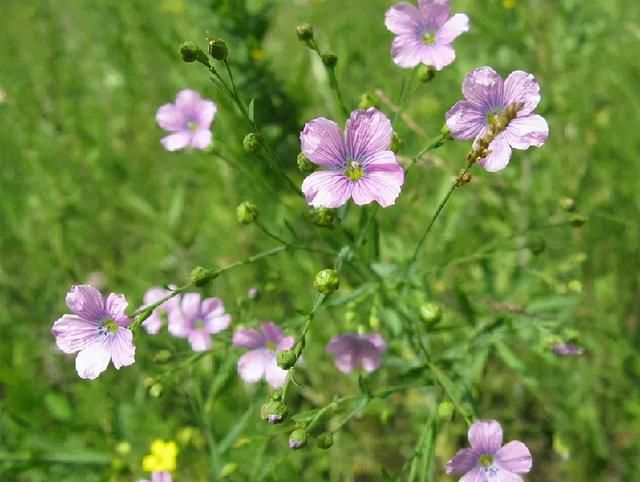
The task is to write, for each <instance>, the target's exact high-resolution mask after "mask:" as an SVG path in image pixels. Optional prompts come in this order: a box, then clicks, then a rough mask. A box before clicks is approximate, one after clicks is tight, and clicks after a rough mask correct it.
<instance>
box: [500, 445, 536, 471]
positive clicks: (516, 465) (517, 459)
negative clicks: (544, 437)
mask: <svg viewBox="0 0 640 482" xmlns="http://www.w3.org/2000/svg"><path fill="white" fill-rule="evenodd" d="M496 461H497V462H498V465H500V467H502V468H503V469H505V470H508V471H509V472H514V473H516V474H526V473H527V472H529V471H530V470H531V467H532V466H533V459H532V457H531V452H529V449H528V448H527V446H526V445H525V444H523V443H522V442H520V441H518V440H514V441H512V442H509V443H508V444H506V445H505V446H504V447H502V448H501V449H500V450H498V451H497V452H496Z"/></svg>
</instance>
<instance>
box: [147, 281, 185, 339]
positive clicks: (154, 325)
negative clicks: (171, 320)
mask: <svg viewBox="0 0 640 482" xmlns="http://www.w3.org/2000/svg"><path fill="white" fill-rule="evenodd" d="M170 288H171V289H175V286H170ZM171 293H172V291H170V290H167V289H164V288H158V287H155V286H154V287H152V288H149V289H148V290H147V292H146V293H145V294H144V297H143V299H142V307H145V306H149V305H152V304H153V303H155V302H156V301H160V300H161V299H162V298H164V297H165V296H167V295H169V294H171ZM179 304H180V296H174V297H173V298H171V299H169V300H167V301H165V302H164V303H162V304H161V305H160V306H158V307H157V308H156V309H155V310H153V312H152V313H151V316H150V317H149V318H147V319H146V320H144V321H143V322H142V326H143V328H144V329H145V330H146V331H147V333H149V334H150V335H155V334H157V333H158V332H159V331H160V328H162V323H163V320H162V316H163V315H165V316H168V315H169V313H170V312H171V311H173V310H174V309H175V308H176V306H178V305H179Z"/></svg>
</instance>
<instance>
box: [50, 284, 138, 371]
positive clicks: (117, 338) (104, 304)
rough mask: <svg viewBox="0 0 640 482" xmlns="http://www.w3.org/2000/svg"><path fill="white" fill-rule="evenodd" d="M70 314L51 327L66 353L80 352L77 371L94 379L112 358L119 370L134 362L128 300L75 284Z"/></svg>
mask: <svg viewBox="0 0 640 482" xmlns="http://www.w3.org/2000/svg"><path fill="white" fill-rule="evenodd" d="M66 302H67V306H68V307H69V309H70V310H71V311H72V313H73V314H71V315H64V316H63V317H62V318H60V319H59V320H57V321H56V322H55V323H54V324H53V328H51V333H52V334H53V336H55V337H56V344H57V345H58V348H60V349H61V350H62V351H63V352H65V353H75V352H80V353H78V356H77V357H76V371H77V372H78V375H80V377H81V378H85V379H89V380H93V379H95V378H97V377H98V375H100V374H101V373H102V372H103V371H105V370H106V369H107V366H108V365H109V361H110V360H111V361H113V365H114V366H115V367H116V368H117V369H120V368H121V367H125V366H129V365H131V364H133V363H134V361H135V359H134V355H135V352H136V347H135V346H134V345H133V335H132V333H131V330H129V329H128V328H127V327H128V326H129V324H130V323H131V320H130V319H129V318H128V317H127V316H126V315H125V314H124V311H125V309H126V308H127V301H126V300H125V298H124V296H123V295H117V294H115V293H111V294H110V295H109V296H108V297H107V299H106V300H105V299H104V298H103V297H102V295H101V294H100V292H99V291H98V290H96V289H95V288H94V287H93V286H89V285H76V286H72V287H71V289H70V290H69V293H67V298H66Z"/></svg>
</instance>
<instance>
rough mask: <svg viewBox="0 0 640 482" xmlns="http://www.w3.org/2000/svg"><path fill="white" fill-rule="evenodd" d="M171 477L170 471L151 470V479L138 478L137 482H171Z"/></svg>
mask: <svg viewBox="0 0 640 482" xmlns="http://www.w3.org/2000/svg"><path fill="white" fill-rule="evenodd" d="M172 480H173V479H172V477H171V473H170V472H151V480H148V479H145V480H139V481H138V482H171V481H172Z"/></svg>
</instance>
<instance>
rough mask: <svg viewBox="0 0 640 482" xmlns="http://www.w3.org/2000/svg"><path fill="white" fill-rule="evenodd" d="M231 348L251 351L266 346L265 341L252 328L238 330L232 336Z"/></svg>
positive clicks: (262, 336) (261, 335)
mask: <svg viewBox="0 0 640 482" xmlns="http://www.w3.org/2000/svg"><path fill="white" fill-rule="evenodd" d="M233 346H236V347H239V348H250V349H252V350H253V349H256V348H264V347H265V346H267V340H266V339H265V337H264V335H263V334H262V333H260V332H259V331H258V330H254V329H253V328H248V329H240V330H236V332H235V333H234V334H233Z"/></svg>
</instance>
